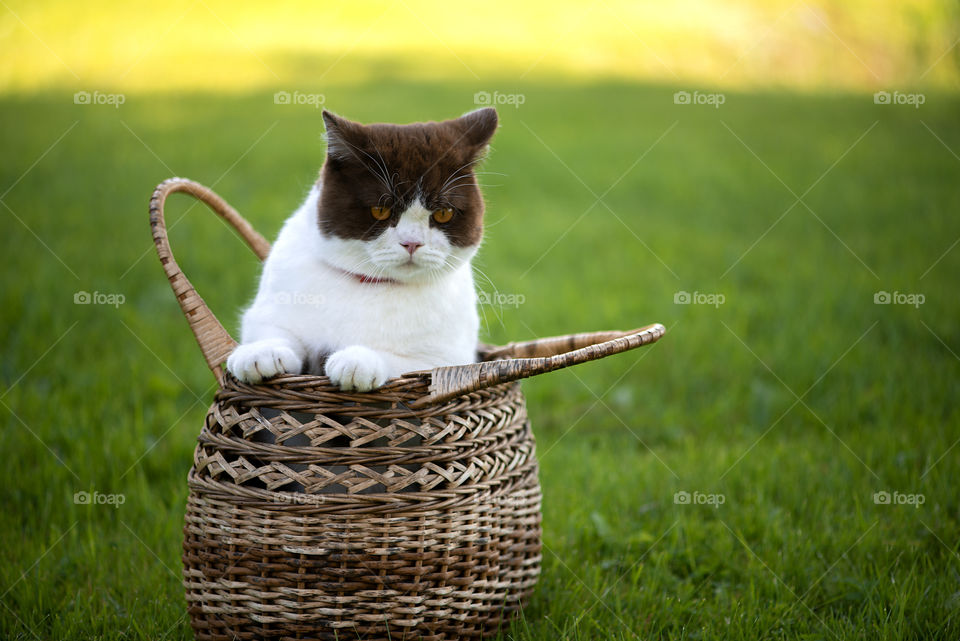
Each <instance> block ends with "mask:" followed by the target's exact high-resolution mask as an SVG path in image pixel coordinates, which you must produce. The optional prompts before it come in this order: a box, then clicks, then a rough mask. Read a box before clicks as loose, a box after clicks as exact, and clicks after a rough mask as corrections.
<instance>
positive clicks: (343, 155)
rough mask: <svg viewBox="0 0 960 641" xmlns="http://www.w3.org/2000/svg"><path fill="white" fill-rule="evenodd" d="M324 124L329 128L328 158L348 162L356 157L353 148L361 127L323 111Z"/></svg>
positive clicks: (327, 133)
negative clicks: (347, 160)
mask: <svg viewBox="0 0 960 641" xmlns="http://www.w3.org/2000/svg"><path fill="white" fill-rule="evenodd" d="M323 124H324V125H325V126H326V128H327V132H326V136H325V137H326V139H327V156H329V157H330V158H333V159H334V160H346V159H348V158H350V157H352V156H353V155H354V152H353V151H352V148H353V147H355V146H356V144H357V141H356V140H355V139H356V137H357V135H358V134H359V133H360V127H361V125H360V124H358V123H355V122H353V121H350V120H347V119H346V118H341V117H340V116H338V115H337V114H335V113H333V112H332V111H327V110H326V109H324V110H323Z"/></svg>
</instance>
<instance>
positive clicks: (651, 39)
mask: <svg viewBox="0 0 960 641" xmlns="http://www.w3.org/2000/svg"><path fill="white" fill-rule="evenodd" d="M958 41H960V5H958V4H957V3H956V2H948V1H946V0H908V1H904V2H896V3H876V2H866V1H860V0H850V1H847V2H827V1H816V0H811V1H802V0H801V1H798V2H790V1H782V2H781V1H779V0H770V1H767V2H759V1H757V0H743V1H733V0H731V1H728V2H719V1H712V2H711V1H705V0H704V1H692V0H691V1H682V2H675V3H652V2H649V3H648V2H639V3H638V2H615V1H603V0H601V1H600V2H595V3H591V2H585V3H556V2H551V3H546V2H531V3H516V2H514V3H506V2H499V1H496V0H494V1H492V2H487V3H482V4H479V5H475V4H467V5H462V4H456V3H440V2H415V1H413V0H396V1H395V2H354V3H346V4H341V5H333V4H326V3H308V2H274V3H254V2H219V1H215V0H194V1H185V2H167V3H162V4H160V5H158V4H157V3H148V2H123V3H120V2H100V1H96V0H91V1H90V2H84V3H68V2H52V1H34V2H24V1H18V0H0V50H2V51H3V55H2V56H0V141H2V149H3V153H2V155H0V248H2V252H3V256H4V258H5V265H6V274H5V276H4V280H3V287H2V289H0V319H2V322H0V338H2V346H3V354H4V356H3V359H2V360H0V386H2V387H0V420H2V421H3V426H4V427H3V431H2V433H0V451H2V452H3V453H4V455H5V456H6V460H5V463H6V464H5V465H2V466H0V483H2V486H3V487H4V488H5V491H4V492H0V506H2V512H3V515H4V518H3V520H2V523H3V524H2V528H3V540H4V542H5V545H4V546H3V547H2V549H0V559H2V562H0V605H2V606H3V607H2V608H0V637H3V638H10V639H32V638H44V639H45V638H70V639H95V638H96V639H99V638H131V639H134V638H135V639H141V638H142V639H159V638H171V639H178V638H181V639H187V638H191V632H190V628H189V625H188V622H187V619H186V611H185V603H184V601H183V596H182V588H181V585H180V575H179V572H180V568H179V564H180V561H179V555H180V551H179V550H180V543H181V532H180V530H181V528H182V517H183V509H184V502H185V497H186V482H185V476H186V473H187V470H188V468H189V466H190V463H191V457H192V451H193V445H194V443H195V438H196V435H197V434H198V432H199V430H200V426H201V424H202V421H203V416H204V413H205V411H206V408H207V406H208V404H209V403H210V401H211V399H212V395H213V392H214V390H215V387H214V386H213V380H212V377H211V376H210V374H209V372H208V371H207V370H206V369H205V367H204V364H203V360H202V358H201V356H200V354H199V350H198V349H197V348H196V345H195V343H194V340H193V337H192V336H191V334H190V332H189V330H188V328H187V324H186V322H184V320H183V319H182V317H181V315H180V311H179V308H178V306H177V305H176V302H175V299H174V297H173V295H172V293H171V291H170V290H169V287H168V285H167V282H166V279H165V277H164V276H163V272H162V270H161V268H160V267H159V265H158V264H157V259H156V255H155V252H154V249H153V246H152V242H151V238H150V231H149V226H148V222H147V221H148V218H147V201H148V199H149V196H150V193H151V191H152V189H153V187H154V186H155V185H156V184H157V183H159V182H160V181H162V180H163V179H165V178H167V177H170V176H174V175H179V176H185V177H189V178H192V179H194V180H197V181H199V182H202V183H204V184H207V185H209V186H211V187H213V188H214V189H215V190H216V191H217V192H218V193H220V194H221V195H222V196H224V197H225V198H226V199H227V200H228V201H229V202H230V203H231V204H233V205H234V206H235V207H236V208H237V209H238V210H239V211H240V212H241V214H243V215H244V216H246V217H247V218H248V219H249V220H250V221H251V222H252V223H253V225H254V226H255V227H256V228H257V229H258V230H259V231H261V232H262V233H263V234H264V235H265V236H267V237H268V238H273V237H274V236H275V235H276V233H277V231H278V229H279V227H280V225H281V224H282V222H283V220H284V219H285V218H286V217H287V216H288V215H289V213H290V212H292V211H293V210H294V209H295V208H296V206H297V205H298V204H299V202H300V201H301V200H302V198H303V197H304V195H305V194H306V192H307V190H308V189H309V187H310V185H311V184H312V183H313V181H314V180H315V179H316V175H317V171H318V170H319V167H320V165H321V163H322V161H323V157H324V145H323V140H322V133H323V131H322V130H323V125H322V120H321V118H320V109H321V108H322V107H326V108H328V109H331V110H333V111H336V112H337V113H340V114H342V115H344V116H346V117H349V118H352V119H356V120H360V121H363V122H373V121H387V122H412V121H418V120H431V119H432V120H439V119H445V118H451V117H455V116H457V115H460V114H461V113H464V112H466V111H469V110H471V109H474V108H476V107H478V106H485V105H493V106H495V107H497V109H498V111H499V114H500V120H501V127H500V130H499V131H498V133H497V134H496V136H495V138H494V141H493V145H492V148H491V152H490V155H489V157H488V159H487V161H486V162H485V165H484V170H483V171H484V172H485V173H484V174H483V175H481V182H482V183H483V186H484V191H485V195H486V198H487V203H488V205H487V207H488V208H487V231H486V239H485V243H484V247H483V249H482V251H481V254H480V256H479V258H478V259H477V261H476V267H477V287H478V290H479V292H480V300H481V312H482V315H483V317H484V327H483V336H482V338H483V339H484V340H487V341H489V342H506V341H511V340H524V339H529V338H533V337H538V336H549V335H554V334H565V333H570V332H577V331H592V330H600V329H612V328H620V329H627V328H631V327H638V326H641V325H645V324H648V323H651V322H661V323H663V324H664V325H666V326H667V328H668V333H667V335H666V336H665V337H664V338H663V339H662V340H661V341H660V342H659V343H657V344H656V345H654V346H651V347H647V348H644V349H643V350H641V351H639V352H631V353H629V354H628V355H623V356H618V357H614V358H610V359H605V360H603V361H601V362H597V363H592V364H588V365H583V366H579V367H577V368H574V369H571V370H565V371H562V372H557V373H554V374H550V375H547V376H542V377H538V378H536V379H533V380H530V381H527V382H525V383H524V389H525V392H526V394H527V396H528V405H529V412H530V415H531V417H532V421H533V425H534V432H535V434H536V436H537V439H538V448H539V457H540V462H541V478H542V482H543V486H544V545H545V547H544V553H543V554H544V572H543V577H542V579H541V582H540V584H539V586H538V588H537V592H536V594H535V595H534V598H533V599H532V601H531V602H530V603H529V604H528V606H527V608H526V610H525V612H524V616H523V617H522V618H521V619H520V620H518V621H517V622H515V623H514V625H513V627H512V628H510V629H509V630H506V631H504V633H503V638H510V639H628V638H629V639H633V638H643V639H648V638H689V639H711V638H734V639H755V638H778V639H800V638H803V639H821V638H822V639H827V638H830V639H854V638H857V639H860V638H869V639H903V638H925V639H934V638H943V639H955V638H957V637H958V635H960V622H958V610H960V554H958V552H960V514H958V505H960V500H958V499H960V491H958V489H957V487H956V484H955V483H953V482H951V481H952V479H955V478H956V477H957V475H958V473H960V464H958V453H960V448H958V447H956V446H957V443H958V440H960V412H958V409H957V403H956V399H957V398H958V393H960V383H958V381H960V376H958V369H960V357H958V354H960V328H958V324H957V318H958V317H960V300H958V296H957V281H956V274H957V273H958V269H960V249H957V244H958V243H960V219H958V217H957V215H956V214H957V212H958V211H960V190H958V176H960V155H958V154H960V122H958V115H960V96H958V91H960V75H958V74H960V45H958ZM167 221H168V225H170V227H171V232H170V233H171V244H172V247H173V249H174V251H175V252H176V255H177V258H178V260H179V262H180V264H181V266H182V267H183V268H184V270H185V272H186V273H187V275H188V276H189V277H190V278H191V279H192V280H193V283H194V284H195V285H196V286H197V288H198V290H199V292H200V293H201V295H203V296H204V298H205V299H206V300H207V301H208V303H210V305H211V307H212V308H213V309H214V311H215V312H216V313H217V314H218V316H219V317H220V319H221V320H222V321H223V322H224V324H225V326H226V327H227V328H228V329H230V330H231V331H234V332H235V331H236V328H237V326H238V323H237V321H238V318H239V312H240V309H241V308H242V306H243V305H244V303H245V302H246V301H248V300H249V299H250V297H251V296H252V293H253V291H254V287H255V283H256V278H257V273H258V266H257V264H256V260H255V258H254V257H253V256H252V255H251V254H250V253H249V252H248V251H247V250H245V249H244V248H243V247H242V245H241V243H240V242H239V240H238V239H237V238H236V237H235V236H234V235H233V234H231V233H230V231H228V230H227V229H226V228H225V227H224V226H223V225H222V224H221V223H220V222H218V221H217V220H216V217H215V216H212V215H210V213H209V212H208V211H206V209H204V208H203V207H202V206H201V207H197V206H194V204H193V203H192V201H188V200H187V199H185V198H184V199H181V198H178V197H174V198H173V199H171V201H170V202H169V203H168V209H167Z"/></svg>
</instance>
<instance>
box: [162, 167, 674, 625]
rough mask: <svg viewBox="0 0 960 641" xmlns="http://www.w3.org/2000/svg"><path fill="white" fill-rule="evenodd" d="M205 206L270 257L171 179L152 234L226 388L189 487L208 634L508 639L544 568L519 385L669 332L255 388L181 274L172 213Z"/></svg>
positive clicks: (186, 564)
mask: <svg viewBox="0 0 960 641" xmlns="http://www.w3.org/2000/svg"><path fill="white" fill-rule="evenodd" d="M178 191H179V192H185V193H188V194H190V195H192V196H194V197H196V198H198V199H199V200H201V201H203V202H204V203H206V204H207V205H208V206H209V207H210V208H211V209H212V210H213V211H214V212H216V213H217V214H219V215H220V216H222V217H223V218H224V219H225V220H226V221H227V222H228V223H230V224H231V225H232V226H233V227H234V228H235V229H236V230H237V231H238V232H239V234H240V236H241V237H242V238H243V239H244V240H245V241H246V242H247V244H248V245H249V246H250V248H251V249H253V251H254V253H256V255H257V256H258V257H259V258H260V259H263V258H265V257H266V255H267V253H268V251H269V249H270V245H269V244H268V243H267V241H265V240H264V239H263V237H262V236H260V235H259V234H258V233H257V232H256V231H255V230H254V229H253V228H252V227H251V226H250V225H249V224H248V223H247V222H246V221H245V220H244V219H243V218H242V217H241V216H240V215H239V214H238V213H237V212H236V211H235V210H234V209H233V208H231V207H230V206H229V205H228V204H227V203H226V202H224V201H223V200H222V199H221V198H219V197H218V196H217V195H216V194H214V193H213V192H212V191H211V190H209V189H207V188H206V187H203V186H202V185H199V184H197V183H195V182H192V181H189V180H185V179H180V178H174V179H171V180H167V181H166V182H164V183H162V184H160V185H159V186H158V187H157V189H156V191H155V192H154V194H153V198H152V199H151V201H150V224H151V226H152V228H153V238H154V242H155V244H156V247H157V252H158V254H159V256H160V261H161V263H162V264H163V267H164V270H165V271H166V274H167V277H168V279H169V280H170V284H171V285H172V287H173V290H174V292H175V294H176V296H177V300H178V301H179V302H180V307H181V308H182V310H183V313H184V314H185V315H186V317H187V320H188V321H189V323H190V327H191V328H192V329H193V332H194V334H195V336H196V338H197V341H198V342H199V344H200V349H201V351H202V352H203V355H204V357H205V358H206V361H207V365H208V366H209V367H210V369H211V370H212V371H213V374H214V376H215V377H216V379H217V381H218V383H219V385H220V389H219V390H218V392H217V394H216V398H215V400H214V403H213V405H212V406H211V407H210V410H209V412H208V413H207V418H206V421H205V423H204V426H203V429H202V430H201V432H200V436H199V439H198V441H199V442H198V444H197V448H196V452H195V455H194V461H193V467H192V469H191V470H190V474H189V477H188V483H189V489H190V492H189V498H188V501H187V511H186V519H185V526H184V541H183V583H184V587H185V588H186V595H187V604H188V609H189V614H190V622H191V625H192V626H193V629H194V632H195V634H196V637H197V638H198V639H223V640H232V639H365V640H369V641H375V640H378V639H383V640H386V639H394V640H396V639H436V640H439V639H463V638H479V637H483V636H489V635H492V634H495V633H497V631H498V630H499V629H501V628H502V627H503V626H504V625H505V624H506V623H508V620H509V618H510V616H511V614H513V613H514V612H516V611H517V610H519V608H520V607H521V604H522V603H523V601H524V599H525V598H527V597H528V596H529V595H530V593H531V591H532V590H533V587H534V584H535V583H536V581H537V577H538V575H539V572H540V485H539V481H538V480H537V461H536V458H535V455H534V440H533V434H532V433H531V431H530V422H529V421H528V420H527V413H526V408H525V405H524V399H523V394H522V392H521V391H520V386H519V383H518V382H516V381H518V379H521V378H525V377H528V376H533V375H535V374H539V373H542V372H547V371H551V370H555V369H559V368H561V367H567V366H568V365H573V364H576V363H582V362H585V361H589V360H594V359H597V358H601V357H603V356H607V355H609V354H615V353H618V352H622V351H625V350H629V349H633V348H635V347H639V346H641V345H645V344H648V343H652V342H654V341H656V340H657V339H658V338H660V336H662V335H663V332H664V328H663V326H661V325H651V326H648V327H645V328H642V329H638V330H634V331H631V332H600V333H594V334H577V335H572V336H564V337H558V338H550V339H543V340H538V341H532V342H526V343H513V344H510V345H507V346H505V347H487V346H481V348H480V356H481V359H482V360H481V362H478V363H473V364H468V365H463V366H460V367H441V368H437V369H434V370H433V371H427V372H414V373H411V374H406V375H404V376H402V377H400V378H397V379H393V380H391V381H389V382H388V383H387V384H386V385H385V386H383V387H381V388H380V389H377V390H375V391H374V392H369V393H356V392H354V393H350V392H342V391H340V390H339V389H338V388H336V387H334V386H332V385H331V384H330V382H329V380H328V379H327V378H326V377H323V376H281V377H277V378H274V379H272V380H270V381H268V382H265V383H263V384H261V385H247V384H244V383H241V382H239V381H238V380H236V379H234V378H233V377H232V376H230V375H229V374H228V373H227V372H226V371H225V369H224V368H223V367H222V366H223V363H224V361H225V360H226V358H227V356H228V355H229V354H230V352H231V351H232V350H233V348H234V347H235V345H236V343H235V342H234V341H233V339H231V338H230V335H229V334H228V333H227V332H226V331H225V330H224V328H223V326H222V325H221V324H220V323H219V322H218V321H217V319H216V318H215V317H214V315H213V314H212V313H211V311H210V309H209V308H208V307H207V306H206V304H205V303H204V302H203V300H202V299H201V298H200V297H199V296H198V295H197V292H196V290H194V288H193V286H192V285H191V284H190V282H189V281H188V280H187V278H186V277H185V276H184V274H183V272H181V271H180V268H179V267H178V266H177V263H176V261H175V260H174V258H173V254H172V253H171V251H170V245H169V242H168V239H167V231H166V226H165V223H164V218H163V206H164V202H165V200H166V198H167V196H168V195H169V194H171V193H173V192H178Z"/></svg>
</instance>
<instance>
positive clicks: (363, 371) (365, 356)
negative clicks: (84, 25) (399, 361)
mask: <svg viewBox="0 0 960 641" xmlns="http://www.w3.org/2000/svg"><path fill="white" fill-rule="evenodd" d="M324 369H325V370H326V372H327V376H329V377H330V381H331V382H332V383H333V384H334V385H339V386H340V389H342V390H345V391H349V390H356V391H358V392H369V391H370V390H372V389H375V388H377V387H380V386H381V385H383V384H384V383H386V382H387V379H388V378H389V372H387V364H386V363H385V362H384V360H383V358H382V357H381V356H380V355H379V354H377V353H376V352H375V351H373V350H372V349H369V348H367V347H363V346H362V345H351V346H350V347H346V348H344V349H341V350H340V351H339V352H334V353H333V354H331V355H330V357H329V358H328V359H327V364H326V366H325V367H324Z"/></svg>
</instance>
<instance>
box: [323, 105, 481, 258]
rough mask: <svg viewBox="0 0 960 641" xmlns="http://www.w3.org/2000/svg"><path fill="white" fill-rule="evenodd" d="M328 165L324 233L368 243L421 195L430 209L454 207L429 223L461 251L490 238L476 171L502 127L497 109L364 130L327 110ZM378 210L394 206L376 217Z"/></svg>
mask: <svg viewBox="0 0 960 641" xmlns="http://www.w3.org/2000/svg"><path fill="white" fill-rule="evenodd" d="M323 119H324V122H325V123H326V126H327V161H326V162H325V163H324V165H323V169H322V170H321V174H320V179H321V182H322V183H323V191H322V194H321V198H320V204H319V211H318V214H319V216H318V220H319V224H320V229H321V230H322V231H323V233H325V234H328V235H334V236H338V237H340V238H357V239H362V240H369V239H372V238H376V237H377V236H379V235H380V233H382V232H383V230H384V228H385V227H386V226H387V225H396V224H397V222H398V221H399V218H400V214H402V213H403V212H404V211H406V209H407V207H409V206H410V205H411V204H412V203H413V201H414V200H415V199H416V198H419V199H421V200H422V201H423V203H424V205H425V206H426V207H427V208H428V209H430V210H437V209H442V208H452V209H453V210H454V215H453V218H452V219H451V220H450V221H449V222H446V223H437V222H436V221H434V220H433V219H432V218H431V221H430V224H431V225H434V226H436V227H439V228H441V229H442V230H443V231H444V232H445V233H446V235H447V238H448V239H449V240H450V243H451V244H453V245H455V246H458V247H467V246H470V245H476V244H477V243H479V242H480V238H481V237H482V235H483V208H484V205H483V197H482V195H481V194H480V188H479V186H478V185H477V180H476V177H475V176H474V173H473V166H474V165H475V164H476V163H477V162H478V161H479V160H480V159H481V157H482V155H483V151H484V150H485V149H486V146H487V143H488V142H489V141H490V138H491V137H492V136H493V133H494V131H496V128H497V112H496V111H495V110H494V109H492V108H489V107H488V108H485V109H478V110H476V111H472V112H470V113H468V114H466V115H464V116H461V117H460V118H456V119H453V120H445V121H443V122H420V123H414V124H410V125H392V124H383V123H377V124H371V125H361V124H360V123H356V122H353V121H350V120H347V119H345V118H341V117H339V116H336V115H334V114H332V113H330V112H329V111H326V110H324V112H323ZM371 207H389V208H390V210H391V214H390V217H389V218H387V219H386V220H382V221H380V220H376V219H375V218H374V217H373V216H372V215H371V213H370V208H371Z"/></svg>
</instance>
